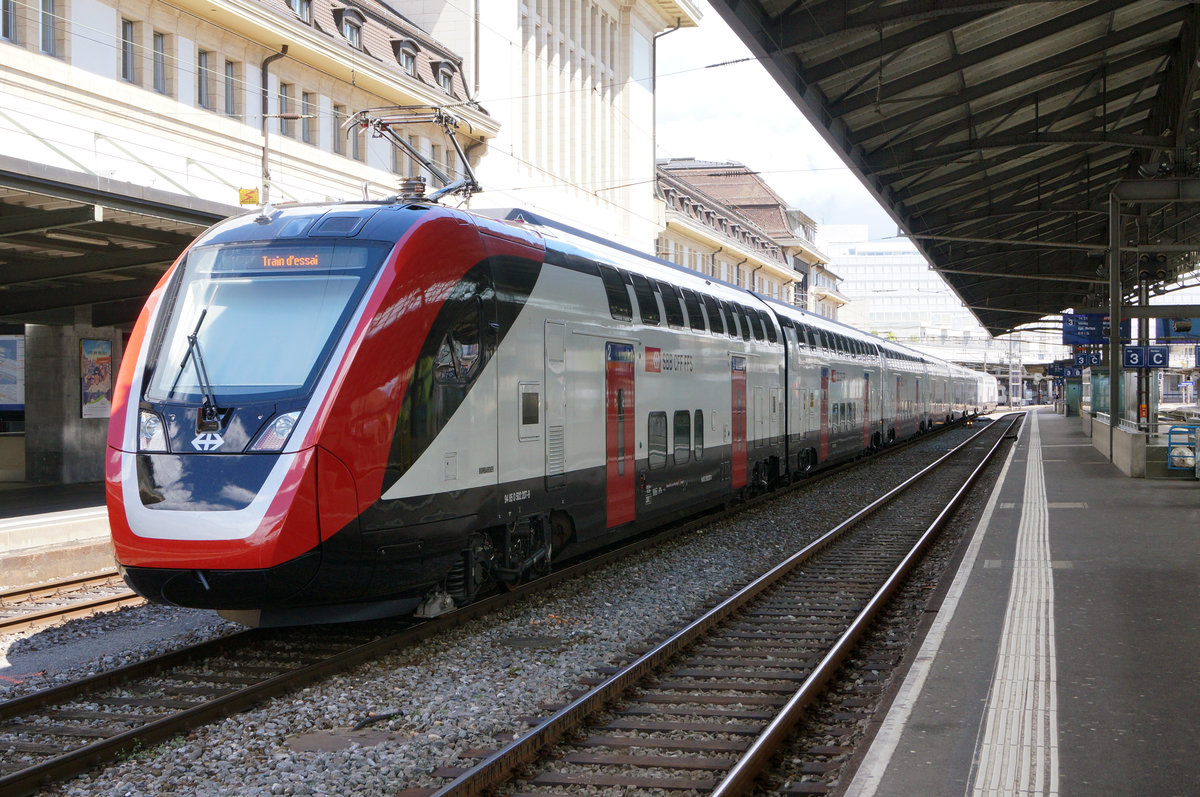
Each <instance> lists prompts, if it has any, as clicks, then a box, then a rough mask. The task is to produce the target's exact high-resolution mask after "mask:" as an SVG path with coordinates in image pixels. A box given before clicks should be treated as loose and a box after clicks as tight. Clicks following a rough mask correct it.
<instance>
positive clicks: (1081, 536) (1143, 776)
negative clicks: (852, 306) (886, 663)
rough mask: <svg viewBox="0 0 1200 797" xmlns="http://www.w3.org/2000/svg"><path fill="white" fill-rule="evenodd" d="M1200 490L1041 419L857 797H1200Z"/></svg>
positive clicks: (1057, 421) (977, 538) (1047, 417)
mask: <svg viewBox="0 0 1200 797" xmlns="http://www.w3.org/2000/svg"><path fill="white" fill-rule="evenodd" d="M1198 660H1200V482H1196V481H1194V480H1186V481H1181V480H1155V479H1129V478H1126V477H1125V476H1123V475H1121V474H1120V473H1119V472H1118V471H1117V469H1116V468H1115V467H1113V466H1112V465H1111V464H1110V463H1109V462H1108V460H1107V459H1106V458H1105V457H1104V456H1102V455H1101V454H1100V453H1099V452H1097V451H1096V450H1095V449H1094V448H1093V447H1092V445H1091V441H1090V440H1089V439H1088V438H1087V437H1085V436H1084V435H1083V434H1082V432H1081V431H1080V430H1079V419H1078V418H1064V417H1062V416H1059V415H1055V414H1054V413H1053V412H1050V411H1048V410H1041V411H1035V412H1033V413H1031V415H1030V417H1029V419H1028V420H1027V422H1026V424H1025V427H1024V429H1023V431H1022V433H1021V437H1020V441H1019V444H1018V446H1017V447H1016V448H1015V449H1013V453H1012V455H1011V457H1010V459H1009V461H1008V464H1007V467H1006V470H1005V472H1004V474H1003V476H1002V480H1001V483H1000V484H999V485H998V486H997V488H996V490H995V492H994V493H993V495H992V498H991V501H990V503H989V507H988V510H987V511H986V513H985V517H984V519H983V521H982V522H981V523H980V525H979V527H978V528H977V529H976V531H975V534H974V537H973V538H972V541H971V545H970V548H969V549H968V552H967V555H966V557H965V558H964V560H963V563H962V566H961V568H960V571H959V573H958V576H957V577H956V579H955V582H954V583H953V585H952V586H951V589H950V592H949V594H948V597H947V600H946V603H945V604H944V605H943V607H942V608H941V609H940V610H939V613H938V615H937V617H936V619H935V621H934V623H933V626H932V628H931V631H930V634H929V637H928V639H927V640H926V644H925V647H924V648H923V649H922V651H921V653H920V654H919V655H918V660H917V662H916V663H915V664H914V666H913V669H912V670H911V672H910V673H909V675H908V676H907V678H906V680H905V683H904V686H903V687H902V688H901V691H900V694H899V695H898V697H897V700H896V702H895V704H894V706H893V707H892V710H891V712H890V713H889V715H888V718H887V720H886V721H885V722H884V724H883V727H882V729H881V731H880V733H879V736H878V737H877V739H876V741H875V743H874V744H873V745H872V748H871V751H870V752H869V754H868V755H867V758H866V760H865V761H864V764H863V766H862V767H861V768H860V769H859V772H858V775H857V776H856V778H855V779H854V781H853V782H852V784H851V786H850V788H849V791H848V794H850V795H855V797H863V796H864V795H873V794H874V795H964V794H967V795H997V796H999V795H1057V794H1065V795H1077V794H1084V795H1091V794H1101V795H1126V794H1128V795H1195V794H1200V741H1198V739H1197V736H1198V734H1200V664H1198V663H1197V662H1198Z"/></svg>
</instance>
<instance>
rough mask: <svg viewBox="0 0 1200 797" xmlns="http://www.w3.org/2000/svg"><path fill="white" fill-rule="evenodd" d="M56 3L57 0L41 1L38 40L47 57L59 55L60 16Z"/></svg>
mask: <svg viewBox="0 0 1200 797" xmlns="http://www.w3.org/2000/svg"><path fill="white" fill-rule="evenodd" d="M54 3H55V0H41V5H40V9H41V13H40V14H39V15H38V38H39V40H40V42H41V47H42V52H44V53H46V54H47V55H58V14H57V13H56V11H55V7H54Z"/></svg>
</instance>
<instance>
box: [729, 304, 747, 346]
mask: <svg viewBox="0 0 1200 797" xmlns="http://www.w3.org/2000/svg"><path fill="white" fill-rule="evenodd" d="M730 306H731V307H733V311H734V312H736V313H737V316H738V323H739V324H740V326H742V340H744V341H748V340H750V313H748V312H746V308H745V306H744V305H734V304H731V305H730Z"/></svg>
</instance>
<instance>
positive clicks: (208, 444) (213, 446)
mask: <svg viewBox="0 0 1200 797" xmlns="http://www.w3.org/2000/svg"><path fill="white" fill-rule="evenodd" d="M223 445H225V440H224V438H222V437H221V435H219V434H217V433H216V432H205V433H204V434H198V435H196V436H195V437H194V438H192V448H194V449H196V450H197V451H216V450H217V449H218V448H220V447H221V446H223Z"/></svg>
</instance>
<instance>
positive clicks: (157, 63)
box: [153, 31, 167, 94]
mask: <svg viewBox="0 0 1200 797" xmlns="http://www.w3.org/2000/svg"><path fill="white" fill-rule="evenodd" d="M153 62H154V90H155V91H157V92H158V93H160V94H166V93H167V36H166V34H164V33H159V32H158V31H155V32H154V55H153Z"/></svg>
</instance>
